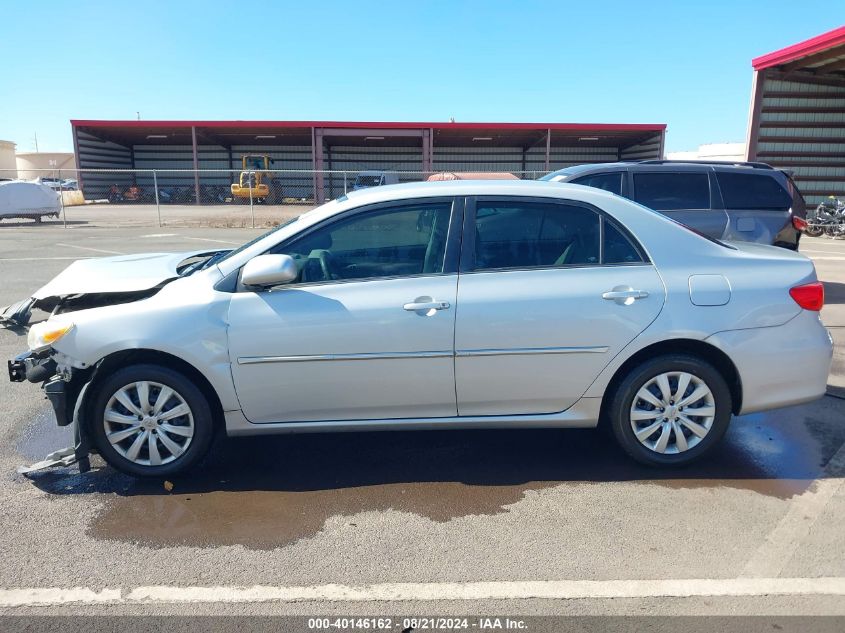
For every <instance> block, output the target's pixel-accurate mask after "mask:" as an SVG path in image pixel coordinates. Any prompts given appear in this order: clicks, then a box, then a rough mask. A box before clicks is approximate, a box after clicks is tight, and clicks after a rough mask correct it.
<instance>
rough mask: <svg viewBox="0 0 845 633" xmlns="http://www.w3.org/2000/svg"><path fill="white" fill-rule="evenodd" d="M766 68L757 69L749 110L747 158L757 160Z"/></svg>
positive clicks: (746, 140)
mask: <svg viewBox="0 0 845 633" xmlns="http://www.w3.org/2000/svg"><path fill="white" fill-rule="evenodd" d="M765 85H766V70H765V69H763V70H755V71H754V81H753V83H752V84H751V109H750V110H749V112H748V134H747V136H746V138H745V160H748V161H755V160H757V139H758V138H760V115H761V112H762V110H763V87H764V86H765Z"/></svg>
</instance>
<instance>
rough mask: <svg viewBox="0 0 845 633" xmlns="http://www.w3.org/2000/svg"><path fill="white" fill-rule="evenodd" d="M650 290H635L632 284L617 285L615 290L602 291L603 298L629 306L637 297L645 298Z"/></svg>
mask: <svg viewBox="0 0 845 633" xmlns="http://www.w3.org/2000/svg"><path fill="white" fill-rule="evenodd" d="M647 296H648V292H646V291H645V290H634V289H633V288H631V287H630V286H616V287H615V288H614V289H613V290H608V291H607V292H604V293H602V295H601V298H602V299H607V300H608V301H615V302H616V303H618V304H619V305H624V306H629V305H631V304H632V303H634V301H636V300H637V299H645V298H646V297H647Z"/></svg>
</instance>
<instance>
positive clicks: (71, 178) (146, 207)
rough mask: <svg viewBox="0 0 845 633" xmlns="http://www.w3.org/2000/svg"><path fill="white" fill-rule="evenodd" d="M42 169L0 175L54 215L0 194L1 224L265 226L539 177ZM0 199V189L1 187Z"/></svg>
mask: <svg viewBox="0 0 845 633" xmlns="http://www.w3.org/2000/svg"><path fill="white" fill-rule="evenodd" d="M254 167H255V168H251V169H247V170H234V169H201V170H189V169H118V170H116V169H111V170H109V169H72V170H71V169H67V170H58V169H45V170H32V169H29V170H27V175H29V176H32V175H33V173H36V174H37V177H35V178H33V179H31V180H27V181H21V180H19V179H18V177H17V176H18V174H17V172H16V171H14V170H0V185H2V183H3V182H7V181H17V182H38V183H41V184H43V185H46V186H47V187H49V188H50V189H52V190H53V191H55V192H61V195H60V196H56V203H57V207H56V208H55V213H53V212H45V213H42V214H40V215H38V211H39V209H35V208H31V207H29V208H28V207H26V204H25V203H23V202H21V200H20V198H19V197H18V201H17V202H15V199H16V196H3V195H0V220H6V221H13V220H14V221H20V222H24V221H36V222H53V223H56V222H58V223H62V224H64V225H67V224H91V225H100V226H211V227H214V226H218V227H252V228H256V227H267V226H274V225H276V224H278V223H280V222H282V221H285V220H287V219H288V218H290V217H292V216H296V215H300V214H301V213H304V212H305V211H307V210H309V209H312V208H314V207H315V206H318V205H319V204H322V203H323V202H326V201H329V200H333V199H335V198H338V197H340V196H343V195H345V194H347V193H349V192H351V191H355V190H359V189H365V188H369V187H376V186H382V185H388V184H398V183H410V182H423V181H432V180H459V179H469V178H473V179H497V180H510V179H523V180H534V179H537V178H539V177H540V176H542V175H543V173H545V172H543V171H523V172H473V173H468V172H449V171H429V172H424V171H381V170H358V171H339V170H324V171H313V170H304V169H303V170H298V169H264V168H263V167H262V166H261V165H255V166H254ZM0 194H2V187H0Z"/></svg>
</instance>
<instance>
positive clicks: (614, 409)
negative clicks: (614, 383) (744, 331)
mask: <svg viewBox="0 0 845 633" xmlns="http://www.w3.org/2000/svg"><path fill="white" fill-rule="evenodd" d="M731 409H732V402H731V392H730V389H729V388H728V385H727V382H726V381H725V379H724V377H723V376H722V375H721V374H720V373H719V371H718V370H716V368H714V367H713V366H712V365H710V364H709V363H707V362H705V361H703V360H701V359H699V358H696V357H694V356H689V355H686V354H671V355H666V356H660V357H658V358H655V359H653V360H650V361H647V362H645V363H642V364H641V365H639V366H637V367H635V368H634V369H633V370H631V371H630V372H629V373H628V375H627V376H625V378H623V380H622V382H621V383H620V384H619V386H618V388H617V389H616V391H615V393H614V394H613V396H612V398H611V400H610V403H609V407H608V411H607V412H608V415H609V417H610V423H611V428H612V429H613V434H614V436H615V437H616V440H617V441H618V442H619V444H620V446H621V447H622V448H623V449H624V450H625V452H626V453H628V454H629V455H630V456H631V457H633V458H634V459H636V460H637V461H639V462H642V463H644V464H649V465H656V466H680V465H682V464H688V463H690V462H692V461H694V460H696V459H698V458H699V457H701V456H702V455H704V454H705V453H706V452H708V451H709V450H710V449H711V448H712V447H713V445H714V444H716V443H717V442H718V441H719V439H721V437H722V436H723V435H724V433H725V431H726V430H727V428H728V424H729V423H730V419H731Z"/></svg>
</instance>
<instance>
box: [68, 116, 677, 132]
mask: <svg viewBox="0 0 845 633" xmlns="http://www.w3.org/2000/svg"><path fill="white" fill-rule="evenodd" d="M70 123H71V125H72V126H73V127H92V128H121V127H122V128H154V127H158V128H174V127H176V128H187V127H192V126H196V127H203V128H222V127H235V128H237V127H240V128H244V129H258V128H263V129H269V128H312V127H318V128H359V129H363V130H369V129H379V128H381V129H419V128H434V129H436V130H489V129H502V130H546V129H552V130H571V131H592V132H603V131H604V132H649V131H653V132H662V131H663V130H665V129H666V124H665V123H443V122H439V123H425V122H396V121H393V122H387V121H138V120H134V119H133V120H130V121H104V120H93V121H88V120H83V119H71V122H70Z"/></svg>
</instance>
